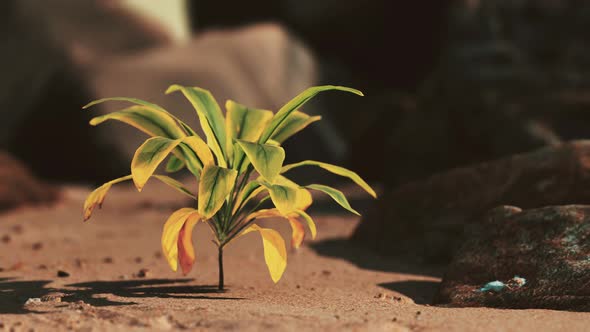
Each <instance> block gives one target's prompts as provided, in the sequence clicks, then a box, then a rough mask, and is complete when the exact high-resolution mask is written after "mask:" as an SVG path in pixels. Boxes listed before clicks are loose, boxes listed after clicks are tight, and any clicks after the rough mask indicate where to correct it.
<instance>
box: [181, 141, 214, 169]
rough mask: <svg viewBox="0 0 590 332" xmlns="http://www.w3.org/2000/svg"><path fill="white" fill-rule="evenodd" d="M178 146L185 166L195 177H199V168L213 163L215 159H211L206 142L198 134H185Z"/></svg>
mask: <svg viewBox="0 0 590 332" xmlns="http://www.w3.org/2000/svg"><path fill="white" fill-rule="evenodd" d="M180 148H181V149H182V152H183V154H184V156H185V158H186V165H187V168H188V169H189V171H190V172H191V173H193V174H194V175H195V176H196V177H197V179H198V178H199V177H200V175H201V170H202V169H203V167H204V166H205V165H210V164H214V163H215V159H213V154H212V153H211V150H210V149H209V147H208V146H207V143H205V141H203V140H202V139H201V138H200V137H199V136H187V137H185V138H183V139H182V142H181V143H180Z"/></svg>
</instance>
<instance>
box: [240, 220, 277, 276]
mask: <svg viewBox="0 0 590 332" xmlns="http://www.w3.org/2000/svg"><path fill="white" fill-rule="evenodd" d="M250 232H258V233H260V236H261V237H262V246H263V248H264V261H265V262H266V266H267V267H268V272H269V273H270V277H271V279H272V281H273V282H274V283H277V282H279V280H280V279H281V276H282V275H283V272H285V268H287V248H286V246H285V241H284V240H283V237H282V236H281V234H279V232H277V231H275V230H274V229H270V228H262V227H260V226H258V225H256V224H252V225H251V226H250V227H248V228H247V229H246V230H244V231H243V232H242V234H241V235H244V234H248V233H250Z"/></svg>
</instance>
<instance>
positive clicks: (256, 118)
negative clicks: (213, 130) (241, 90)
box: [225, 100, 273, 142]
mask: <svg viewBox="0 0 590 332" xmlns="http://www.w3.org/2000/svg"><path fill="white" fill-rule="evenodd" d="M225 109H226V110H227V115H226V119H225V124H226V130H227V137H228V141H229V142H232V140H233V139H238V140H242V141H246V142H256V141H258V139H259V138H260V135H261V134H262V131H263V130H264V128H265V127H266V125H267V124H268V123H269V122H270V119H271V118H272V116H273V113H272V112H271V111H266V110H260V109H255V108H249V107H246V106H244V105H241V104H238V103H236V102H234V101H232V100H228V101H227V102H226V103H225Z"/></svg>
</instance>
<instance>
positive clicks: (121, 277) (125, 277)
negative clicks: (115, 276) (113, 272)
mask: <svg viewBox="0 0 590 332" xmlns="http://www.w3.org/2000/svg"><path fill="white" fill-rule="evenodd" d="M119 279H121V280H127V279H129V278H127V276H126V275H120V276H119Z"/></svg>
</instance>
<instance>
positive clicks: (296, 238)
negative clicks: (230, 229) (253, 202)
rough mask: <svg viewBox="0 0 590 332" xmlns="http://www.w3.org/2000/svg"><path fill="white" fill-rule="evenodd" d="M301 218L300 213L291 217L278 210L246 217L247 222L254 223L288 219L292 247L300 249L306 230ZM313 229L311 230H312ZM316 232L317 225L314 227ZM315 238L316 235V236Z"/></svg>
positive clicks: (268, 210) (259, 211)
mask: <svg viewBox="0 0 590 332" xmlns="http://www.w3.org/2000/svg"><path fill="white" fill-rule="evenodd" d="M298 216H299V214H298V213H292V214H290V215H289V216H285V215H283V214H282V213H281V212H279V210H278V209H262V210H258V211H256V212H253V213H251V214H250V215H248V216H247V217H246V219H245V220H246V222H249V221H252V220H254V219H266V218H281V219H287V220H288V221H289V224H290V225H291V230H292V235H291V245H292V246H293V247H294V248H295V249H298V248H299V247H300V246H301V243H302V242H303V239H304V238H305V229H304V228H303V224H301V222H300V221H299V220H298V219H297V217H298ZM310 229H311V228H310ZM313 230H314V232H315V225H314V227H313ZM314 237H315V235H314Z"/></svg>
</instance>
